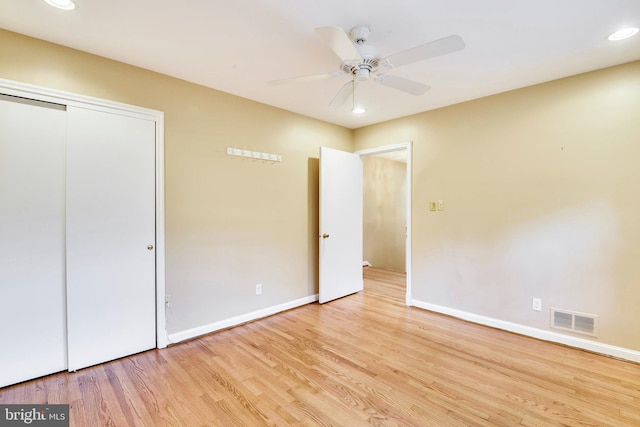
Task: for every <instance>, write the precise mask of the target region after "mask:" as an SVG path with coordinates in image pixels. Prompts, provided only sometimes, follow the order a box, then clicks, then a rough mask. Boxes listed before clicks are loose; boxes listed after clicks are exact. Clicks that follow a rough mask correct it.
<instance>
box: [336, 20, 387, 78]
mask: <svg viewBox="0 0 640 427" xmlns="http://www.w3.org/2000/svg"><path fill="white" fill-rule="evenodd" d="M352 31H353V30H352ZM356 49H358V52H359V53H360V56H361V57H362V62H360V63H357V64H353V63H346V62H343V63H342V67H341V69H342V72H343V73H345V74H351V75H352V76H353V78H355V79H356V80H357V81H365V80H367V79H368V78H369V75H370V74H371V73H373V72H375V71H377V70H378V68H379V65H380V52H379V51H378V49H376V47H375V46H371V45H362V44H360V45H356Z"/></svg>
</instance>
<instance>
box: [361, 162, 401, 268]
mask: <svg viewBox="0 0 640 427" xmlns="http://www.w3.org/2000/svg"><path fill="white" fill-rule="evenodd" d="M362 166H363V178H364V179H363V182H364V189H363V218H362V220H363V225H364V230H363V240H364V241H363V248H362V252H363V258H364V260H365V261H368V262H369V263H371V265H373V266H374V267H378V268H384V269H386V270H392V271H399V272H402V273H404V272H405V270H406V269H405V245H406V239H405V235H406V231H405V227H406V222H407V221H406V219H407V201H406V200H407V197H406V194H407V187H406V184H407V165H406V164H405V163H402V162H397V161H393V160H389V159H385V158H381V157H376V156H364V157H363V159H362Z"/></svg>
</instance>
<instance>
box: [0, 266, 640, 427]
mask: <svg viewBox="0 0 640 427" xmlns="http://www.w3.org/2000/svg"><path fill="white" fill-rule="evenodd" d="M364 272H365V273H364V274H365V291H364V292H361V293H358V294H355V295H352V296H349V297H346V298H342V299H339V300H336V301H333V302H330V303H327V304H325V305H323V306H320V305H318V304H310V305H307V306H304V307H300V308H297V309H294V310H290V311H288V312H285V313H282V314H278V315H275V316H272V317H269V318H266V319H262V320H259V321H256V322H253V323H249V324H246V325H243V326H239V327H236V328H233V329H229V330H226V331H222V332H218V333H214V334H210V335H207V336H204V337H201V338H197V339H194V340H192V341H189V342H185V343H182V344H178V345H174V346H170V347H169V348H167V349H164V350H153V351H148V352H145V353H142V354H138V355H134V356H131V357H127V358H124V359H121V360H117V361H114V362H111V363H106V364H103V365H99V366H96V367H93V368H87V369H84V370H82V371H79V372H76V373H60V374H55V375H50V376H48V377H44V378H41V379H37V380H33V381H29V382H26V383H22V384H18V385H15V386H11V387H6V388H4V389H0V403H49V404H54V403H69V404H70V405H71V425H75V426H128V425H131V426H134V425H144V426H163V425H173V426H263V425H265V426H266V425H279V426H317V425H319V426H329V425H335V426H361V425H376V426H518V425H523V426H625V425H628V426H634V425H635V426H640V365H638V364H633V363H629V362H624V361H620V360H615V359H611V358H607V357H604V356H599V355H594V354H590V353H587V352H584V351H580V350H576V349H571V348H567V347H563V346H559V345H554V344H550V343H545V342H541V341H537V340H534V339H530V338H526V337H522V336H519V335H515V334H510V333H507V332H502V331H498V330H495V329H491V328H486V327H483V326H478V325H474V324H471V323H467V322H463V321H460V320H457V319H453V318H450V317H446V316H442V315H438V314H434V313H430V312H428V311H424V310H421V309H417V308H410V307H405V306H404V304H403V300H404V275H403V274H398V273H391V272H385V271H383V270H377V269H373V268H365V269H364Z"/></svg>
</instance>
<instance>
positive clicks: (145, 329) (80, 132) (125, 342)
mask: <svg viewBox="0 0 640 427" xmlns="http://www.w3.org/2000/svg"><path fill="white" fill-rule="evenodd" d="M67 115H68V136H67V307H68V351H69V370H71V371H73V370H76V369H80V368H83V367H86V366H91V365H95V364H98V363H102V362H105V361H108V360H113V359H117V358H120V357H123V356H127V355H130V354H133V353H137V352H141V351H144V350H148V349H151V348H154V347H155V342H156V336H155V248H154V246H155V123H154V122H153V121H149V120H143V119H138V118H133V117H128V116H122V115H118V114H112V113H105V112H101V111H94V110H89V109H82V108H73V107H69V108H68V112H67Z"/></svg>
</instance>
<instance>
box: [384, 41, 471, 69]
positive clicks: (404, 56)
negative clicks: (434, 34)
mask: <svg viewBox="0 0 640 427" xmlns="http://www.w3.org/2000/svg"><path fill="white" fill-rule="evenodd" d="M464 47H465V44H464V40H462V37H460V36H458V35H453V36H449V37H445V38H443V39H439V40H434V41H432V42H429V43H425V44H423V45H420V46H416V47H414V48H411V49H407V50H405V51H402V52H398V53H394V54H393V55H389V56H387V57H386V58H384V59H383V61H386V62H387V63H389V64H390V65H391V66H393V67H395V68H397V67H402V66H403V65H407V64H411V63H413V62H418V61H422V60H423V59H429V58H433V57H435V56H440V55H446V54H447V53H452V52H456V51H458V50H462V49H464Z"/></svg>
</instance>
